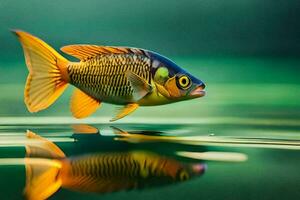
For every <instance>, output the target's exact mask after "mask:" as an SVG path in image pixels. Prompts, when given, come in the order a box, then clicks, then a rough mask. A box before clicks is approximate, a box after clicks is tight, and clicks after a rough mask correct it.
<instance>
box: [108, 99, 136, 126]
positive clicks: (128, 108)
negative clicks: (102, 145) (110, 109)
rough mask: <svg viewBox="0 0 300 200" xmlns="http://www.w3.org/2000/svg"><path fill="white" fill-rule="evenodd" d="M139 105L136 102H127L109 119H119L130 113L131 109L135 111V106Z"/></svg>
mask: <svg viewBox="0 0 300 200" xmlns="http://www.w3.org/2000/svg"><path fill="white" fill-rule="evenodd" d="M138 107H139V104H137V103H130V104H127V105H126V106H125V107H124V108H123V109H121V110H120V111H119V112H118V114H117V115H116V116H115V117H114V118H113V119H111V120H110V121H111V122H113V121H116V120H118V119H121V118H123V117H125V116H127V115H129V114H130V113H132V112H133V111H135V110H136V109H137V108H138Z"/></svg>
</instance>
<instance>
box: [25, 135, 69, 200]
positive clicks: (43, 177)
mask: <svg viewBox="0 0 300 200" xmlns="http://www.w3.org/2000/svg"><path fill="white" fill-rule="evenodd" d="M26 136H27V138H28V139H30V140H29V142H28V143H27V144H26V147H25V148H26V158H25V168H26V186H25V189H24V196H25V198H26V199H28V200H41V199H48V198H49V197H50V196H51V195H52V194H53V193H55V192H56V191H57V190H58V189H59V188H60V187H61V185H62V179H61V176H60V171H61V168H62V162H61V161H60V160H61V159H62V158H65V154H64V153H63V152H62V151H61V150H60V148H59V147H58V146H56V145H55V144H54V143H52V142H50V141H48V140H46V139H45V138H42V137H40V136H38V135H37V134H35V133H33V132H31V131H27V134H26ZM33 158H46V159H38V161H37V159H33Z"/></svg>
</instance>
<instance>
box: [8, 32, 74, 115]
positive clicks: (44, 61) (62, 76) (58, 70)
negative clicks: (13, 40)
mask: <svg viewBox="0 0 300 200" xmlns="http://www.w3.org/2000/svg"><path fill="white" fill-rule="evenodd" d="M13 32H14V33H15V34H16V35H17V36H18V38H19V40H20V42H21V44H22V47H23V50H24V56H25V61H26V65H27V68H28V71H29V75H28V77H27V81H26V85H25V91H24V101H25V104H26V106H27V108H28V110H29V111H30V112H38V111H40V110H43V109H45V108H47V107H49V106H50V105H51V104H53V103H54V101H55V100H56V99H57V98H58V97H59V96H60V95H61V94H62V93H63V91H64V90H65V89H66V87H67V82H68V80H67V79H68V77H66V75H67V72H66V68H67V63H68V62H69V61H68V60H67V59H65V58H64V57H62V56H61V55H60V54H58V53H57V52H56V51H55V50H54V49H53V48H52V47H50V46H49V45H48V44H46V43H45V42H44V41H42V40H41V39H39V38H37V37H35V36H33V35H30V34H29V33H26V32H23V31H18V30H17V31H13ZM36 87H38V88H39V90H37V89H36ZM41 95H43V98H37V96H41Z"/></svg>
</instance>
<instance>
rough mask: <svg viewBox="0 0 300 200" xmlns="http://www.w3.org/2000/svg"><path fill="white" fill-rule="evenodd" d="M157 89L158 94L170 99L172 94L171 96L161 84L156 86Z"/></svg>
mask: <svg viewBox="0 0 300 200" xmlns="http://www.w3.org/2000/svg"><path fill="white" fill-rule="evenodd" d="M156 88H157V90H158V92H159V93H160V94H162V95H163V96H164V97H166V98H170V94H169V92H168V90H167V89H166V88H165V87H164V86H162V85H160V84H156Z"/></svg>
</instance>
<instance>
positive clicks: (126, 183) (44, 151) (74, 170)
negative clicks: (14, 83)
mask: <svg viewBox="0 0 300 200" xmlns="http://www.w3.org/2000/svg"><path fill="white" fill-rule="evenodd" d="M27 138H29V139H30V141H32V142H28V143H27V145H26V154H27V157H26V158H25V166H26V186H25V189H24V194H25V197H26V199H29V200H37V199H38V200H42V199H47V198H48V197H50V196H51V195H52V194H54V193H55V192H56V191H57V190H58V189H59V188H60V187H63V188H68V189H71V190H76V191H82V192H98V193H108V192H114V191H119V190H125V189H126V190H129V189H134V188H136V189H139V188H144V187H151V186H158V185H162V184H168V183H172V182H179V181H185V180H188V179H190V178H192V177H194V176H197V175H202V174H203V173H204V171H205V164H201V163H193V164H192V163H190V164H188V163H181V162H179V161H177V160H174V159H170V158H167V157H164V156H161V155H157V154H155V153H151V152H144V151H131V152H122V153H93V154H85V155H78V156H73V157H66V156H65V154H64V153H63V151H62V150H61V149H60V148H59V147H58V146H56V145H55V144H54V143H52V142H50V141H48V140H47V139H45V138H42V137H41V136H38V135H37V134H35V133H33V132H31V131H28V132H27ZM39 158H47V159H39ZM37 159H38V161H39V162H36V160H37Z"/></svg>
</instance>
